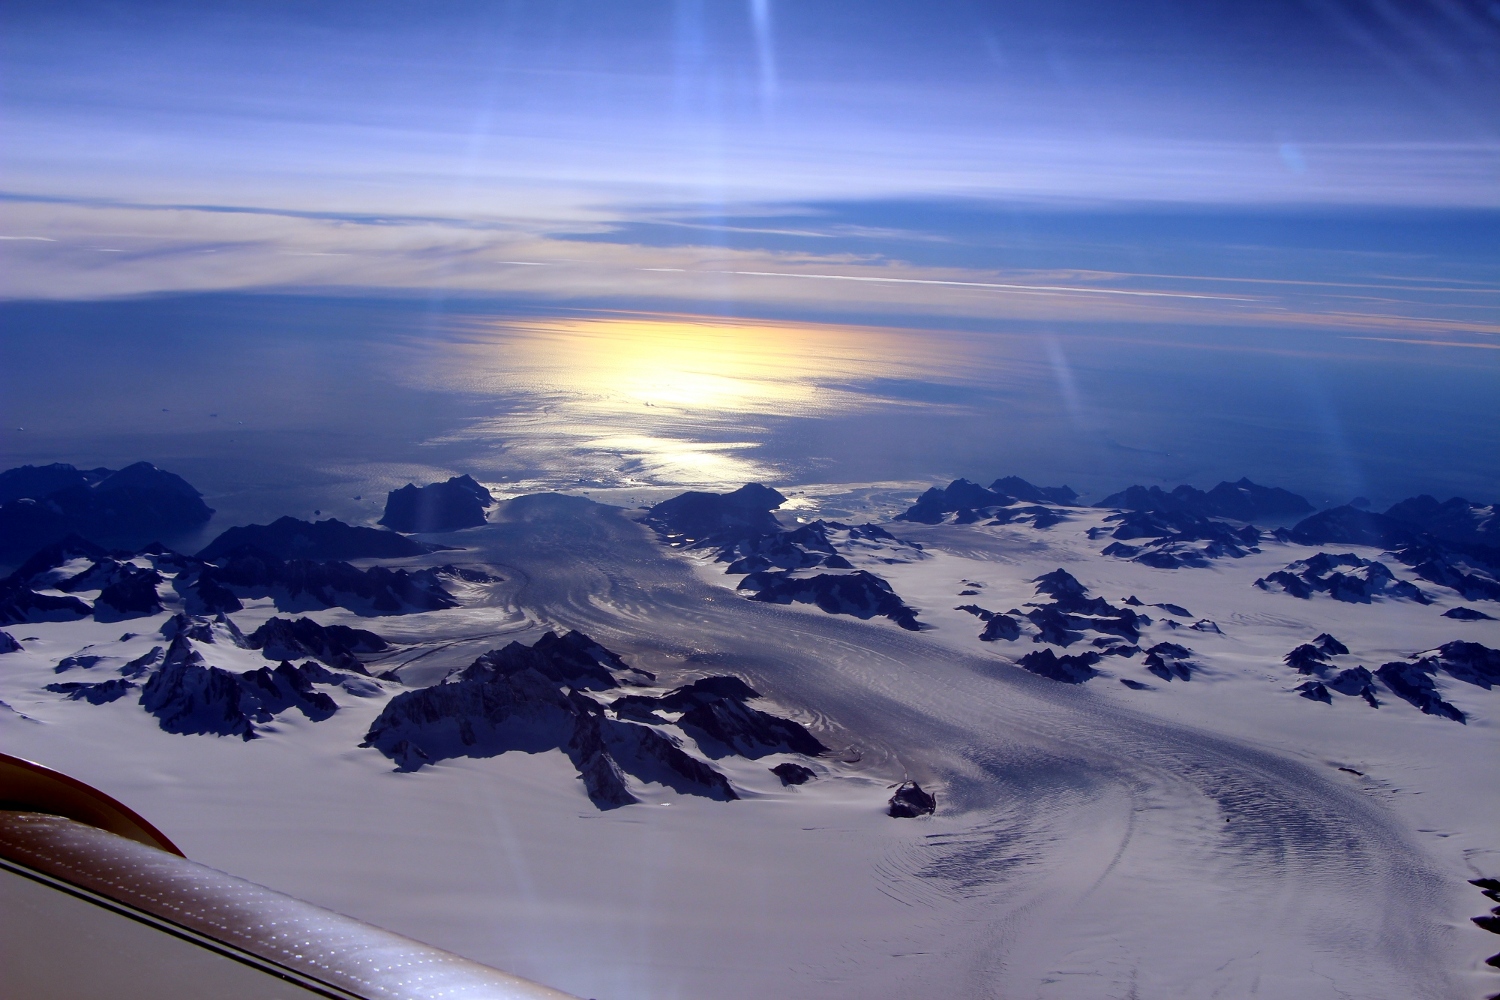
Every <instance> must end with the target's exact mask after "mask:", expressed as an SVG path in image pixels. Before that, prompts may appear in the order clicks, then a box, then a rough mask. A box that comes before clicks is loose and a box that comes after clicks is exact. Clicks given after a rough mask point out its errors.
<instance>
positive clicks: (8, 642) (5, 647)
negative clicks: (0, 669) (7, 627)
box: [0, 632, 22, 653]
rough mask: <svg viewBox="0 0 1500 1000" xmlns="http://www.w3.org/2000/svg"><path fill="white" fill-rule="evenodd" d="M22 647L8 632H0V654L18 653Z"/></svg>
mask: <svg viewBox="0 0 1500 1000" xmlns="http://www.w3.org/2000/svg"><path fill="white" fill-rule="evenodd" d="M21 649H22V646H21V644H20V643H19V642H17V641H16V637H15V636H13V635H11V634H10V633H9V632H0V653H19V652H20V651H21Z"/></svg>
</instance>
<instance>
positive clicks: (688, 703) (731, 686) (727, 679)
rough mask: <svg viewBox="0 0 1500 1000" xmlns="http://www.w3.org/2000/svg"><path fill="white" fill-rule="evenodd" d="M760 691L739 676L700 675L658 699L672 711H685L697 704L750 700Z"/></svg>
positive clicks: (664, 706) (757, 695)
mask: <svg viewBox="0 0 1500 1000" xmlns="http://www.w3.org/2000/svg"><path fill="white" fill-rule="evenodd" d="M759 697H760V692H758V691H756V690H755V689H754V688H752V687H751V686H750V685H749V684H746V683H745V682H744V681H743V680H741V679H740V678H738V677H731V676H720V677H700V678H699V679H698V680H695V681H693V682H692V683H691V684H685V685H683V686H682V687H679V688H677V689H675V690H673V691H670V692H668V693H667V694H665V695H663V696H662V697H661V698H659V699H657V700H658V702H659V703H660V705H661V706H662V707H663V708H665V709H667V710H668V711H671V712H685V711H687V710H688V709H689V708H693V707H695V706H697V705H707V704H710V703H711V702H715V701H725V700H728V701H741V702H743V701H748V700H750V699H751V698H759Z"/></svg>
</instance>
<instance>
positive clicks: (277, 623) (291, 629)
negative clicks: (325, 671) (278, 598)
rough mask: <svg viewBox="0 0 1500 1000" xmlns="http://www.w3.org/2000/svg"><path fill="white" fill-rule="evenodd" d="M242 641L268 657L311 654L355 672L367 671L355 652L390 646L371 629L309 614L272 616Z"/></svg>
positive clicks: (281, 657)
mask: <svg viewBox="0 0 1500 1000" xmlns="http://www.w3.org/2000/svg"><path fill="white" fill-rule="evenodd" d="M245 645H246V646H247V647H248V648H250V649H258V650H260V651H261V655H263V656H264V657H265V658H266V659H268V660H296V659H302V658H304V657H313V658H314V659H318V660H321V661H323V662H324V663H326V664H328V665H329V666H331V667H337V668H338V669H340V670H352V671H354V672H356V673H361V674H363V673H368V671H367V670H366V669H365V665H364V664H363V663H362V662H361V661H360V659H359V656H358V654H361V653H379V652H383V651H385V650H387V649H389V648H390V644H389V643H387V642H386V641H385V640H384V639H382V638H381V637H380V636H378V635H376V634H375V633H374V632H370V631H367V630H365V629H360V628H350V627H349V626H347V625H319V624H318V623H317V622H315V621H313V620H312V619H311V618H298V619H296V620H288V619H286V618H272V619H269V620H268V621H266V622H265V623H264V624H263V625H261V626H260V627H259V628H257V629H256V630H255V631H253V632H251V633H250V634H249V635H248V636H246V637H245Z"/></svg>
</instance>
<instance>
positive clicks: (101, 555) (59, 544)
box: [4, 534, 110, 587]
mask: <svg viewBox="0 0 1500 1000" xmlns="http://www.w3.org/2000/svg"><path fill="white" fill-rule="evenodd" d="M108 558H110V554H109V551H108V550H107V549H105V548H104V547H103V546H102V545H96V544H94V543H93V542H91V541H89V540H88V539H87V538H84V537H83V536H81V535H78V534H70V535H68V536H66V537H65V538H62V539H60V540H59V541H56V542H53V543H52V544H50V545H44V546H42V547H41V548H40V549H37V550H36V551H35V552H34V553H32V555H31V557H30V558H28V559H27V560H26V561H25V562H23V563H22V564H21V565H20V567H19V568H17V569H16V571H15V572H14V573H12V574H11V575H10V576H8V577H6V579H5V580H4V583H9V584H20V585H23V586H27V587H35V586H38V585H41V586H43V587H52V586H54V585H55V584H57V583H58V582H59V581H60V580H62V579H64V578H65V577H66V574H64V573H60V572H58V571H59V570H61V569H62V568H63V567H65V566H67V564H68V563H70V562H73V561H75V560H84V559H87V560H89V561H90V562H98V561H100V560H103V559H108Z"/></svg>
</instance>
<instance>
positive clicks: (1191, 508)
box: [1094, 479, 1313, 521]
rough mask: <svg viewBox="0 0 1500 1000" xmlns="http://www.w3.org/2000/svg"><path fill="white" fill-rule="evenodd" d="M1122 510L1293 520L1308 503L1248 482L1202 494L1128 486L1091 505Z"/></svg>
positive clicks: (1182, 488)
mask: <svg viewBox="0 0 1500 1000" xmlns="http://www.w3.org/2000/svg"><path fill="white" fill-rule="evenodd" d="M1094 506H1095V507H1116V508H1120V509H1124V510H1137V511H1156V512H1160V513H1181V514H1189V515H1194V516H1196V517H1200V518H1206V517H1227V518H1230V519H1232V520H1236V521H1254V520H1257V519H1262V518H1289V517H1297V516H1298V515H1300V514H1306V513H1309V512H1311V511H1312V509H1313V507H1312V504H1310V503H1308V502H1307V501H1306V500H1305V499H1304V498H1302V497H1300V496H1298V495H1297V494H1295V493H1292V492H1289V491H1287V490H1283V489H1279V488H1277V487H1272V486H1260V485H1257V484H1255V483H1252V482H1251V481H1250V480H1249V479H1241V480H1240V481H1239V482H1237V483H1228V482H1225V483H1220V484H1219V485H1217V486H1215V487H1214V488H1213V489H1211V490H1209V491H1207V492H1204V491H1203V490H1200V489H1196V488H1194V487H1192V486H1185V485H1184V486H1178V487H1176V488H1175V489H1173V490H1172V491H1171V492H1170V493H1169V492H1166V491H1165V490H1163V489H1162V488H1161V487H1159V486H1151V487H1145V486H1131V487H1129V488H1128V489H1125V490H1121V491H1120V492H1119V493H1113V494H1111V495H1109V496H1107V497H1105V498H1104V499H1103V500H1101V501H1099V502H1098V503H1096V504H1095V505H1094Z"/></svg>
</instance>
